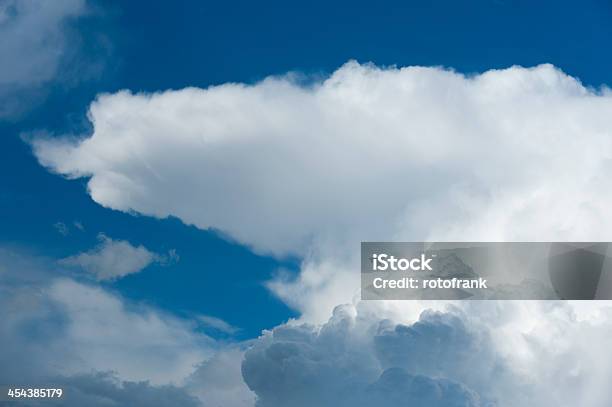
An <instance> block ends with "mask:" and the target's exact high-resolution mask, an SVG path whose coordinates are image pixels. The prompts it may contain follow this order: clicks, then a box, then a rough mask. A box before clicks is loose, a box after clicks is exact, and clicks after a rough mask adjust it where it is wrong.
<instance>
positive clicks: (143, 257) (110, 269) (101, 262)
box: [60, 234, 178, 281]
mask: <svg viewBox="0 0 612 407" xmlns="http://www.w3.org/2000/svg"><path fill="white" fill-rule="evenodd" d="M176 259H178V256H177V255H176V252H175V251H173V250H172V251H170V253H169V257H165V256H162V255H159V254H157V253H153V252H150V251H149V250H147V248H145V247H144V246H142V245H140V246H137V247H135V246H132V245H131V244H130V243H129V242H127V241H125V240H113V239H111V238H109V237H107V236H105V235H103V234H101V235H100V244H99V245H98V246H96V247H95V248H93V249H92V250H90V251H88V252H85V253H80V254H77V255H74V256H70V257H67V258H65V259H62V260H60V263H61V264H63V265H66V266H78V267H81V268H83V269H84V270H86V271H87V272H89V273H90V274H92V275H93V276H94V277H95V278H96V279H97V280H99V281H101V280H114V279H117V278H121V277H124V276H126V275H128V274H133V273H138V272H139V271H141V270H143V269H144V268H146V267H147V266H149V265H150V264H152V263H162V264H165V263H167V262H168V261H175V260H176Z"/></svg>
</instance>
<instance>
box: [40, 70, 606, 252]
mask: <svg viewBox="0 0 612 407" xmlns="http://www.w3.org/2000/svg"><path fill="white" fill-rule="evenodd" d="M610 112H612V96H611V95H610V93H609V92H608V91H607V90H602V91H594V90H592V89H587V88H585V87H583V86H582V85H581V84H580V82H579V81H578V80H576V79H574V78H572V77H569V76H567V75H565V74H564V73H563V72H561V71H559V70H558V69H556V68H554V67H553V66H550V65H541V66H538V67H535V68H530V69H526V68H521V67H512V68H509V69H504V70H492V71H488V72H485V73H482V74H479V75H474V76H465V75H462V74H458V73H455V72H452V71H450V70H445V69H441V68H422V67H408V68H402V69H396V68H388V69H381V68H377V67H375V66H372V65H360V64H358V63H355V62H349V63H347V64H346V65H344V66H343V67H341V68H340V69H338V70H337V71H336V72H334V73H333V75H331V76H330V77H329V78H327V79H326V80H324V81H322V82H319V83H315V84H312V85H308V86H304V85H300V84H298V83H296V81H294V80H293V79H292V77H291V76H285V77H271V78H268V79H266V80H264V81H262V82H260V83H257V84H255V85H243V84H225V85H221V86H216V87H211V88H208V89H195V88H188V89H183V90H178V91H166V92H161V93H156V94H132V93H130V92H127V91H124V92H119V93H116V94H112V95H102V96H100V97H99V98H98V99H97V100H96V101H95V102H94V103H93V104H92V105H91V108H90V112H89V116H90V120H91V122H92V123H93V127H94V131H93V134H91V135H90V136H88V137H86V138H79V139H69V138H46V139H40V138H39V139H36V140H35V141H33V146H34V151H35V154H36V156H37V157H38V159H39V161H40V162H41V163H42V164H43V165H45V166H46V167H48V168H50V169H51V170H53V171H55V172H57V173H60V174H63V175H65V176H68V177H91V179H90V181H89V190H90V194H91V196H92V198H93V199H94V200H95V201H96V202H98V203H100V204H101V205H104V206H106V207H110V208H114V209H119V210H122V211H130V210H133V211H137V212H140V213H143V214H148V215H153V216H158V217H165V216H168V215H174V216H177V217H179V218H180V219H182V220H183V221H185V222H186V223H188V224H194V225H196V226H198V227H200V228H215V229H219V230H221V231H223V232H224V233H226V234H228V235H229V236H231V237H232V238H234V239H236V240H238V241H239V242H242V243H244V244H247V245H249V246H251V247H253V248H255V249H256V250H259V251H262V252H268V253H274V254H277V255H283V254H287V253H294V254H304V253H307V252H309V251H311V250H312V248H313V247H317V248H319V249H321V250H325V249H324V248H325V247H330V242H333V244H332V246H333V250H335V251H338V248H340V247H342V246H343V245H349V246H350V247H352V245H353V244H354V242H355V241H359V240H367V239H369V240H374V239H380V240H383V239H384V240H389V239H416V240H422V239H426V238H450V239H457V240H470V239H478V240H482V239H491V240H512V239H518V240H520V239H534V240H542V239H544V240H548V239H550V240H558V239H564V238H572V239H581V238H587V236H588V239H596V238H601V237H604V236H603V232H602V231H604V230H611V228H610V226H612V225H611V224H610V223H611V220H610V218H609V217H606V216H605V212H606V210H607V208H608V207H609V205H610V202H611V199H610V198H611V197H610V192H609V191H610V188H609V185H608V184H609V183H608V181H607V179H606V178H605V177H602V176H601V174H604V173H607V172H608V171H609V169H610V166H611V163H612V161H610V156H611V151H612V150H611V139H610V131H611V130H610V129H612V114H610ZM602 226H607V227H602ZM608 238H609V236H608ZM353 248H354V247H353Z"/></svg>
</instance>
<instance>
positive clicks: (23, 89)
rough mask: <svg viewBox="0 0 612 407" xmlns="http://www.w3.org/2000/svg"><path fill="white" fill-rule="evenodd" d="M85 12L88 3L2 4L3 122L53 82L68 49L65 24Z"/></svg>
mask: <svg viewBox="0 0 612 407" xmlns="http://www.w3.org/2000/svg"><path fill="white" fill-rule="evenodd" d="M85 9H86V5H85V0H62V1H44V0H8V1H3V2H2V4H0V60H1V61H2V64H0V106H1V107H0V118H6V117H10V116H13V115H15V114H18V113H20V112H21V111H22V110H23V109H24V108H25V107H26V105H27V103H32V101H33V99H34V98H32V96H33V95H36V94H37V93H39V92H41V89H40V86H41V85H43V84H44V83H47V82H49V81H51V80H52V79H54V77H55V76H56V75H57V72H58V69H59V66H60V63H61V60H62V57H63V56H64V54H65V52H66V48H67V34H66V30H65V24H66V22H67V21H68V20H69V19H70V18H73V17H76V16H79V15H81V14H83V13H84V12H85ZM73 45H74V44H73ZM25 101H27V103H26V102H25Z"/></svg>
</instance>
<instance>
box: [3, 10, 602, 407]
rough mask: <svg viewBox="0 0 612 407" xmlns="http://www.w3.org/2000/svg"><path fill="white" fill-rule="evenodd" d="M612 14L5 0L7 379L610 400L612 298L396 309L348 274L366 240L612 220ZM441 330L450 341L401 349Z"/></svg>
mask: <svg viewBox="0 0 612 407" xmlns="http://www.w3.org/2000/svg"><path fill="white" fill-rule="evenodd" d="M611 18H612V5H610V3H609V2H606V1H587V2H582V3H581V4H580V5H578V4H576V3H575V2H559V1H557V2H552V1H551V2H549V1H542V2H538V3H537V4H534V3H533V2H527V1H465V2H456V1H431V2H420V1H401V2H400V1H398V2H391V1H389V2H377V3H373V2H360V1H352V2H344V1H339V2H333V4H330V2H317V1H312V2H307V3H295V4H289V3H287V2H276V1H272V2H266V3H265V4H260V3H256V2H246V1H244V2H242V1H230V2H200V1H179V2H174V3H173V4H171V5H170V4H168V3H162V2H151V1H147V2H139V1H132V2H119V1H102V0H100V1H95V0H89V1H85V0H65V1H64V0H62V1H58V2H51V3H49V2H42V1H36V0H17V1H11V0H4V1H2V0H0V61H1V62H0V151H2V160H0V209H1V210H0V226H1V227H0V283H1V285H0V287H1V289H0V292H1V293H3V294H2V297H1V298H0V304H1V305H2V307H5V309H7V310H9V312H10V313H11V315H12V317H11V318H10V321H9V322H7V323H6V324H7V325H5V326H3V327H2V328H0V338H4V340H3V341H2V342H4V343H6V344H7V345H6V346H5V349H4V351H3V352H2V353H0V362H2V361H4V362H5V365H7V364H6V363H10V366H11V368H10V369H9V370H8V371H5V373H4V374H3V375H0V379H2V380H0V382H3V381H6V380H7V377H8V378H14V377H20V378H24V379H22V381H23V380H28V378H30V376H31V372H32V371H34V370H36V369H39V370H41V371H43V372H45V373H44V374H45V375H46V376H45V378H46V380H49V378H53V380H55V381H56V382H62V383H65V384H64V385H65V386H67V387H69V388H71V389H73V394H74V398H73V400H74V403H75V405H78V403H79V402H80V403H83V402H87V403H92V404H91V405H96V404H95V403H96V402H98V401H99V399H97V398H96V397H108V398H109V399H112V400H113V402H114V403H115V404H114V405H139V404H138V403H140V404H142V405H147V404H146V403H147V400H151V398H152V399H155V400H158V403H159V405H163V402H165V403H167V404H168V405H176V403H177V402H178V401H177V400H181V401H180V403H182V405H190V404H189V403H192V404H193V405H198V403H200V402H202V403H204V404H203V405H235V406H246V405H253V403H257V405H258V406H281V405H283V406H286V405H295V406H300V405H340V404H338V403H339V400H340V399H336V397H338V394H341V392H340V393H339V391H338V389H343V391H345V392H347V394H350V395H351V396H350V397H348V396H346V397H342V398H341V400H343V401H342V402H343V403H345V404H346V405H347V406H348V405H351V406H359V405H372V403H378V404H380V405H397V404H399V403H401V402H402V401H406V400H413V401H414V403H426V405H487V404H486V403H497V404H498V405H511V404H510V403H509V401H508V397H509V394H512V392H513V390H515V389H516V388H521V389H523V390H525V389H526V390H525V391H526V392H525V394H526V396H525V397H528V398H527V399H526V400H528V401H530V402H533V401H534V400H537V401H538V402H539V404H540V405H548V404H546V403H550V405H557V404H555V401H558V400H555V399H554V398H553V399H546V396H547V395H549V390H550V389H551V388H559V387H560V386H564V388H565V390H564V391H563V392H561V393H560V395H559V396H558V397H559V400H574V401H576V402H581V401H582V402H584V400H585V399H584V397H586V396H585V394H590V395H591V396H590V397H592V400H590V402H591V404H589V403H587V404H585V405H593V406H597V405H602V406H603V405H606V403H607V402H609V401H610V400H609V399H608V398H606V397H609V396H606V395H605V394H604V393H605V392H604V391H603V389H604V388H603V387H602V384H601V383H599V382H598V380H601V378H602V377H603V378H605V377H608V378H609V377H611V376H610V375H612V370H611V369H610V367H609V366H606V365H605V364H602V363H601V362H600V361H598V359H597V357H596V355H595V350H599V351H601V349H604V348H602V347H603V344H604V343H605V341H604V338H605V337H606V334H607V333H609V332H610V331H611V328H610V324H611V323H610V320H609V318H608V314H609V311H607V309H608V308H605V307H607V305H606V304H600V305H601V307H600V306H598V307H594V308H588V307H587V309H583V308H584V307H581V306H580V305H577V306H573V305H570V304H556V305H546V304H514V305H507V304H506V305H504V304H500V305H496V306H494V307H493V308H494V309H493V310H487V309H485V307H480V306H473V308H471V307H472V306H469V305H459V306H456V307H455V308H452V309H450V310H449V309H447V308H445V307H446V306H447V305H448V304H428V305H427V304H426V305H406V304H394V303H389V304H379V305H376V306H373V305H367V304H363V303H360V302H359V301H356V300H355V295H356V294H355V290H354V287H353V279H351V278H350V277H349V276H350V275H351V271H352V270H353V267H354V265H355V261H356V258H357V257H356V255H355V251H356V250H358V249H356V248H358V243H359V242H360V241H362V240H376V239H378V240H388V239H395V240H410V239H414V240H424V239H425V238H431V237H441V238H451V239H453V238H454V239H456V240H465V239H467V240H469V239H475V240H487V239H491V240H495V239H499V240H506V239H519V240H520V239H535V240H547V239H548V240H556V239H560V238H561V239H570V240H571V239H572V238H573V239H586V240H595V239H603V240H608V241H609V234H610V233H609V232H608V230H610V227H612V219H610V218H609V215H608V214H607V210H606V208H607V207H608V206H609V205H608V204H609V203H610V202H609V200H610V199H612V196H610V195H609V193H607V192H606V191H607V190H609V185H608V183H607V179H606V177H605V174H606V173H607V171H609V170H610V169H611V168H609V167H610V158H609V157H610V154H609V153H608V151H611V150H609V147H610V142H609V141H608V139H609V135H610V128H611V126H612V123H611V120H610V118H609V117H612V115H610V114H609V112H610V111H611V109H612V102H611V101H610V100H611V97H610V92H609V90H607V87H608V86H610V85H611V84H612V77H611V75H612V56H610V53H609V52H606V51H607V48H608V47H609V44H610V42H611V40H612V25H611V24H609V22H610V19H611ZM406 67H413V68H406ZM402 68H405V69H402ZM518 163H520V165H519V164H518ZM559 174H561V176H560V175H559ZM381 180H382V184H381V183H380V182H381ZM398 185H399V186H401V187H399V188H398ZM404 185H407V186H409V188H407V187H403V186H404ZM377 187H380V188H384V191H385V192H386V194H387V198H386V199H380V200H376V199H371V195H369V194H368V193H367V191H370V190H376V188H377ZM434 187H435V188H434ZM440 187H441V188H440ZM440 191H442V192H440ZM577 197H578V198H577ZM449 202H451V203H449ZM439 214H444V215H442V216H441V215H439ZM534 220H536V221H534ZM347 281H348V282H347ZM343 304H351V305H350V306H349V305H343ZM337 306H340V307H337ZM513 307H515V308H513ZM425 309H431V310H429V311H426V312H425V313H424V314H422V315H420V314H421V311H423V310H425ZM419 315H420V316H419ZM500 319H503V320H505V321H506V322H507V324H506V325H503V326H502V327H501V328H499V329H498V330H499V331H500V332H505V331H506V330H507V331H511V332H514V333H515V334H516V336H517V338H518V337H519V336H521V335H522V334H525V333H528V334H529V335H533V337H532V338H531V341H529V344H525V343H522V342H521V343H518V342H510V341H509V340H506V341H501V340H500V339H499V338H498V337H497V335H500V334H499V333H495V332H492V331H493V328H495V327H498V326H497V325H496V324H499V320H500ZM543 319H546V322H543ZM385 321H387V322H385ZM389 321H392V322H389ZM534 321H540V324H539V325H541V326H536V325H538V324H536V323H534ZM393 324H395V325H393ZM105 330H110V331H111V333H109V334H108V335H104V336H105V338H106V340H107V341H106V342H105V340H104V339H97V338H98V336H99V333H100V332H106V331H105ZM415 332H416V334H415ZM555 332H557V333H558V332H562V333H563V335H564V336H565V337H566V338H568V339H566V340H564V341H561V343H557V342H555V341H554V340H553V339H551V338H554V334H553V333H555ZM578 332H585V336H587V337H588V340H587V339H584V340H579V339H575V338H578ZM519 334H521V335H519ZM419 335H421V336H419ZM428 335H432V337H435V338H437V339H438V341H439V343H441V344H442V345H440V346H441V347H442V348H441V349H440V350H439V351H438V352H437V354H438V355H442V356H440V360H439V361H438V362H435V363H433V362H432V363H431V364H430V365H428V364H427V363H425V362H423V361H419V360H415V359H414V358H410V357H408V356H406V355H405V354H404V353H403V351H402V349H403V348H405V347H410V346H417V347H418V346H423V347H424V349H426V348H427V346H426V344H424V343H421V342H420V340H419V339H418V338H419V337H423V338H426V337H427V336H428ZM510 336H512V335H510ZM43 338H44V339H43ZM415 338H416V339H415ZM512 338H514V337H512ZM517 338H514V339H512V341H520V339H517ZM572 338H574V339H575V341H574V342H572ZM500 341H501V342H503V344H502V345H500V344H499V343H498V342H500ZM587 341H592V343H591V342H589V343H591V348H592V349H589V346H587ZM458 343H461V344H464V345H465V347H464V348H462V349H464V350H465V349H472V350H473V351H474V352H476V350H478V352H481V350H482V353H483V356H482V357H479V358H478V360H475V359H471V358H472V357H473V356H472V355H471V354H470V353H469V352H467V351H466V352H465V354H463V353H461V352H459V353H461V357H460V358H459V359H456V360H455V359H454V356H452V355H454V354H457V350H455V348H454V347H459V345H458ZM551 343H555V346H554V347H551V346H550V344H551ZM534 344H535V345H534ZM533 346H539V347H541V348H542V349H545V350H546V352H544V354H543V356H542V358H543V360H544V361H545V362H546V363H544V365H545V366H548V367H549V368H548V369H547V370H545V368H544V367H541V369H543V370H542V371H538V370H533V366H532V363H533V361H532V358H533V354H537V352H536V350H534V348H532V347H533ZM169 347H171V348H173V349H175V351H174V352H172V351H170V350H168V348H169ZM43 348H48V349H55V350H56V351H57V352H56V355H55V356H54V358H56V359H47V358H46V357H44V358H43V357H41V358H38V359H37V358H35V357H32V358H31V359H32V360H30V361H28V362H27V363H25V362H24V364H23V366H20V367H17V366H16V364H20V363H19V362H18V361H16V360H15V359H12V358H11V357H10V356H9V350H11V351H14V350H23V349H27V350H28V351H29V352H31V353H32V354H34V355H35V354H37V353H36V352H40V351H41V349H43ZM247 349H248V350H247ZM347 349H354V351H347ZM512 349H521V350H522V353H520V352H519V353H520V354H513V353H512V351H511V350H512ZM151 354H155V355H156V356H155V357H151V356H150V355H151ZM282 355H297V356H295V357H293V358H292V359H290V360H289V361H287V362H286V363H285V362H282V361H283V360H285V359H284V358H283V356H282ZM444 355H447V357H445V356H444ZM398 361H399V362H398ZM281 362H282V363H281ZM57 364H61V365H62V366H63V367H62V368H61V369H59V370H58V369H55V368H51V367H50V366H55V365H57ZM41 366H42V367H41ZM432 366H433V367H432ZM469 366H479V368H480V371H482V372H489V374H499V375H500V377H503V378H504V380H501V381H500V382H502V383H501V384H500V385H496V386H493V385H491V383H489V381H488V379H487V376H486V375H484V373H483V375H482V377H480V376H479V377H475V378H474V379H473V380H471V379H470V380H467V381H466V380H465V379H464V376H465V372H466V371H468V370H469V369H468V367H469ZM357 367H358V368H357ZM570 368H571V369H570ZM572 369H574V370H572ZM530 370H532V372H530ZM220 371H226V372H227V373H226V374H227V377H226V376H222V375H221V373H219V372H220ZM564 371H571V372H572V374H573V375H574V377H579V378H580V380H576V381H574V382H572V383H573V384H572V385H571V386H569V385H567V383H569V382H571V375H570V376H568V377H566V376H564V374H563V372H564ZM92 372H94V373H92ZM534 372H536V373H538V374H539V375H540V377H541V379H539V380H536V378H537V377H538V376H537V375H536V374H535V373H534ZM281 378H285V379H282V380H281ZM338 378H341V379H338ZM31 380H42V379H41V378H40V377H37V378H34V377H31ZM566 381H567V382H566ZM540 382H541V383H540ZM85 383H89V387H87V385H86V384H85ZM270 383H275V384H270ZM130 386H135V387H133V388H138V391H132V392H130V391H129V389H130ZM399 387H401V388H403V389H404V390H402V391H403V392H404V393H401V392H399V393H398V392H397V391H396V389H397V388H399ZM87 388H89V389H94V388H95V389H96V390H95V391H92V390H84V389H87ZM432 388H436V389H437V390H436V391H437V393H436V394H439V395H441V396H440V398H439V399H436V400H433V399H432V400H429V399H421V398H420V397H422V395H423V394H432V392H431V391H424V390H423V389H432ZM312 389H316V391H312ZM394 392H395V393H394ZM434 393H435V392H434ZM389 394H391V395H389ZM80 397H82V399H81V398H80ZM130 397H141V398H140V399H134V400H131V399H130ZM427 397H429V396H427ZM96 400H98V401H96ZM161 400H163V402H162V401H161ZM255 400H257V401H255ZM424 400H425V401H424ZM523 401H524V400H523ZM381 403H386V404H381ZM436 403H438V404H436ZM453 403H455V404H453ZM516 403H518V404H517V405H521V404H520V402H519V401H517V402H516ZM494 405H495V404H494Z"/></svg>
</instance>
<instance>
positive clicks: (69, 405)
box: [16, 373, 202, 407]
mask: <svg viewBox="0 0 612 407" xmlns="http://www.w3.org/2000/svg"><path fill="white" fill-rule="evenodd" d="M45 381H46V383H52V386H54V388H61V389H62V391H63V394H64V397H62V398H61V399H47V400H44V401H36V400H19V401H18V402H17V403H18V404H16V405H20V406H31V407H39V406H40V407H43V406H66V407H82V406H92V407H97V406H100V407H102V406H104V407H110V406H116V407H123V406H125V407H128V406H130V407H131V406H133V407H151V406H156V407H175V406H181V407H182V406H185V407H200V406H202V403H201V402H200V400H199V399H198V398H197V397H195V396H192V395H190V394H189V393H188V392H187V391H186V390H185V389H183V388H180V387H177V386H174V385H158V386H154V385H151V384H150V383H148V382H146V381H141V382H133V381H122V380H119V379H118V378H117V377H115V376H114V375H113V374H110V373H88V374H77V375H73V376H69V377H66V376H55V377H49V378H46V379H45ZM31 385H32V384H31Z"/></svg>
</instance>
